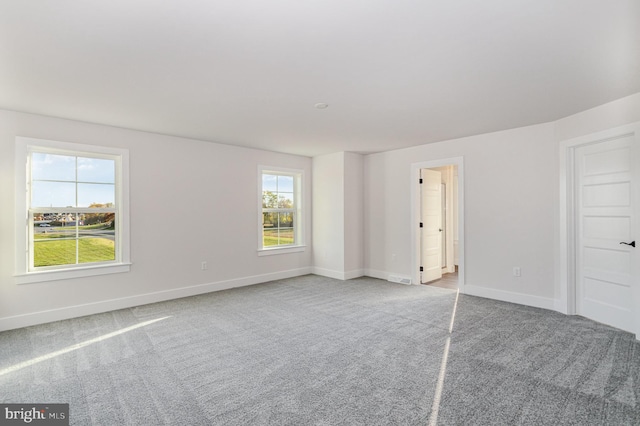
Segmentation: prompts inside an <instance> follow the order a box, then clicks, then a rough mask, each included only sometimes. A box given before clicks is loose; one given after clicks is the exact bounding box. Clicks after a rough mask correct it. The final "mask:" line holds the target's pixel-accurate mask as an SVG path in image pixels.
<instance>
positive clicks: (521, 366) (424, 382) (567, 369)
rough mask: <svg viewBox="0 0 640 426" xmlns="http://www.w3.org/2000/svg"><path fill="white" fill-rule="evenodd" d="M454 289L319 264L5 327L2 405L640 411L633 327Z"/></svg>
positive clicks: (79, 412)
mask: <svg viewBox="0 0 640 426" xmlns="http://www.w3.org/2000/svg"><path fill="white" fill-rule="evenodd" d="M456 297H457V295H456V292H454V291H452V290H447V289H440V288H433V287H428V286H403V285H400V284H393V283H387V282H385V281H380V280H375V279H371V278H360V279H355V280H351V281H346V282H343V281H337V280H332V279H329V278H323V277H318V276H314V275H308V276H304V277H299V278H294V279H288V280H281V281H274V282H271V283H266V284H260V285H256V286H251V287H244V288H239V289H233V290H227V291H223V292H217V293H211V294H207V295H202V296H197V297H189V298H184V299H179V300H174V301H170V302H163V303H156V304H152V305H145V306H140V307H136V308H132V309H124V310H119V311H115V312H110V313H105V314H99V315H92V316H88V317H83V318H77V319H72V320H67V321H60V322H56V323H51V324H45V325H40V326H34V327H28V328H25V329H20V330H14V331H8V332H3V333H0V402H5V403H6V402H15V403H25V402H38V403H42V402H49V403H54V402H68V403H70V411H71V424H76V425H90V424H94V425H109V426H112V425H161V424H167V425H246V424H249V425H383V424H397V425H428V424H440V425H453V424H461V425H483V424H523V425H558V424H575V425H590V424H593V425H602V424H611V425H624V424H629V425H631V424H635V425H638V424H640V405H639V404H640V344H639V343H638V342H636V341H635V339H634V338H633V336H632V335H630V334H628V333H625V332H621V331H618V330H615V329H612V328H610V327H606V326H604V325H600V324H597V323H594V322H592V321H589V320H586V319H583V318H579V317H566V316H564V315H561V314H557V313H554V312H550V311H545V310H541V309H535V308H527V307H523V306H519V305H513V304H509V303H503V302H497V301H492V300H488V299H482V298H477V297H471V296H464V295H459V296H458V297H457V303H456ZM454 306H455V318H454V321H453V328H452V332H450V331H449V330H450V326H451V319H452V313H453V311H454ZM101 336H102V337H101ZM74 345H75V346H74ZM38 357H40V358H38Z"/></svg>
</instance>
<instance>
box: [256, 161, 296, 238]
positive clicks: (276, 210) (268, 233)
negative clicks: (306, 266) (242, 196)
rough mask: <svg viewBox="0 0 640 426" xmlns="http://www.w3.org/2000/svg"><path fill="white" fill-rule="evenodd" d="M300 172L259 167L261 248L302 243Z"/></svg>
mask: <svg viewBox="0 0 640 426" xmlns="http://www.w3.org/2000/svg"><path fill="white" fill-rule="evenodd" d="M301 184H302V172H299V171H296V172H292V171H279V170H261V194H262V200H261V202H262V209H261V222H262V226H261V239H260V242H261V247H260V248H261V249H274V248H286V247H295V246H300V245H302V232H301V227H300V218H301Z"/></svg>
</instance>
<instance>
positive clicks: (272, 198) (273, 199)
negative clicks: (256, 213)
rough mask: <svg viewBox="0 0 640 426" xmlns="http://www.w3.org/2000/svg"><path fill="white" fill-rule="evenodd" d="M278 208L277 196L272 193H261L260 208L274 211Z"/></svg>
mask: <svg viewBox="0 0 640 426" xmlns="http://www.w3.org/2000/svg"><path fill="white" fill-rule="evenodd" d="M276 207H278V194H277V193H275V192H272V191H263V192H262V208H268V209H274V208H276Z"/></svg>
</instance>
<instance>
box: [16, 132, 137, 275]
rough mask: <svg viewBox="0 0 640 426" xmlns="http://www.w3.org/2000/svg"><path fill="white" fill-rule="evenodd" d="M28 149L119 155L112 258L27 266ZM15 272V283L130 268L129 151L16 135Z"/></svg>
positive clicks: (116, 271)
mask: <svg viewBox="0 0 640 426" xmlns="http://www.w3.org/2000/svg"><path fill="white" fill-rule="evenodd" d="M31 149H36V150H41V151H47V150H49V151H52V152H54V151H56V150H62V151H67V152H73V153H77V154H82V153H85V154H87V155H94V156H95V155H108V156H117V157H119V161H118V162H117V163H119V169H118V170H117V173H119V175H120V181H119V183H118V187H117V189H116V203H117V205H119V206H120V207H119V215H118V218H117V219H116V220H118V221H119V224H118V227H117V228H118V229H117V232H118V235H117V241H118V243H119V244H118V246H119V250H118V254H117V259H116V261H115V262H110V263H96V264H88V265H82V266H78V265H72V266H70V267H69V268H60V269H49V270H35V271H30V270H29V255H30V252H29V235H28V234H29V232H28V223H29V214H28V207H29V200H28V195H29V192H28V183H29V170H28V168H27V161H28V157H29V152H30V150H31ZM15 194H16V201H15V246H16V251H15V273H14V277H15V279H16V282H17V283H18V284H29V283H37V282H46V281H56V280H65V279H71V278H81V277H89V276H95V275H104V274H113V273H121V272H128V271H129V270H130V265H131V260H130V237H129V235H130V232H129V231H130V227H129V151H128V150H126V149H121V148H110V147H103V146H95V145H84V144H76V143H69V142H58V141H51V140H44V139H34V138H26V137H20V136H18V137H16V152H15Z"/></svg>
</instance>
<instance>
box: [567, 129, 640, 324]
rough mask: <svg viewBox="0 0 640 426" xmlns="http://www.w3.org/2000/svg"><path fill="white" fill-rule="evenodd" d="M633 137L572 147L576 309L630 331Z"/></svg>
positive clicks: (632, 237) (631, 300) (597, 319)
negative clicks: (573, 149)
mask: <svg viewBox="0 0 640 426" xmlns="http://www.w3.org/2000/svg"><path fill="white" fill-rule="evenodd" d="M632 141H633V136H632V135H625V136H621V137H618V138H613V139H607V140H604V141H601V142H597V143H593V144H589V145H584V146H581V147H579V148H577V149H576V155H575V164H576V180H575V182H576V188H575V189H576V191H575V194H576V216H577V217H576V218H577V225H578V229H577V232H576V243H577V247H576V249H577V250H576V255H577V256H576V278H577V282H576V310H577V313H578V314H579V315H582V316H585V317H587V318H591V319H593V320H595V321H598V322H602V323H605V324H608V325H611V326H613V327H617V328H620V329H622V330H626V331H631V332H634V331H635V330H634V324H633V318H634V317H633V315H634V312H633V309H634V306H633V287H632V286H633V283H634V279H633V268H632V266H633V261H632V259H633V257H634V250H638V249H637V248H634V247H632V246H630V245H627V244H628V243H631V242H632V241H633V240H634V239H635V233H636V232H637V229H635V230H634V226H637V225H636V224H634V213H635V212H634V206H633V198H634V197H633V186H632V184H633V182H632V167H633V166H634V164H633V161H632V158H633V157H632V155H631V146H632ZM635 309H640V308H638V307H636V308H635Z"/></svg>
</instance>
